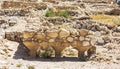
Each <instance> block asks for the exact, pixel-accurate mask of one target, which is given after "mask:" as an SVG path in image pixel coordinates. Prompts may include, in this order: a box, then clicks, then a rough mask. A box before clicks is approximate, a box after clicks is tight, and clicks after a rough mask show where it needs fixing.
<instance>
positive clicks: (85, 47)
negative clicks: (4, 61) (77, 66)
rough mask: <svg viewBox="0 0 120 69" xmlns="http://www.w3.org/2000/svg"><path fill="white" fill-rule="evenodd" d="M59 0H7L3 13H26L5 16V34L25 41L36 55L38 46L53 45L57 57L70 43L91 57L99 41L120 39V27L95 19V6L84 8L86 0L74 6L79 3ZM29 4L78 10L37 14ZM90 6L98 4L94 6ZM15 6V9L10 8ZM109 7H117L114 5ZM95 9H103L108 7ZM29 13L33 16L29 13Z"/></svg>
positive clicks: (2, 19)
mask: <svg viewBox="0 0 120 69" xmlns="http://www.w3.org/2000/svg"><path fill="white" fill-rule="evenodd" d="M61 1H63V0H61ZM61 1H60V2H61ZM65 1H66V0H65ZM70 1H72V0H70ZM55 2H56V1H54V0H45V2H41V3H36V2H22V1H20V2H12V1H4V2H3V4H2V9H3V11H1V12H0V14H1V15H7V16H16V15H15V13H16V14H17V15H18V16H20V15H22V14H23V17H19V19H17V18H15V19H14V18H10V17H8V20H5V19H4V17H1V20H0V25H1V28H3V29H4V30H5V33H4V35H3V36H4V37H5V38H6V39H8V40H12V41H18V42H22V43H23V44H24V45H25V47H27V48H28V49H29V55H30V56H32V57H36V51H37V50H38V49H40V50H47V49H49V47H51V48H50V49H49V50H51V49H52V50H53V49H54V50H55V57H60V56H61V52H62V51H63V50H64V49H65V48H66V47H69V46H71V47H72V48H74V49H76V50H78V57H83V56H88V57H90V56H91V55H92V54H94V53H96V45H105V44H107V43H109V42H112V40H114V39H119V38H118V37H119V36H120V31H119V30H120V27H119V26H113V25H109V24H104V23H101V22H98V21H94V20H92V18H90V17H89V16H88V15H89V14H91V12H92V13H93V9H92V10H89V9H87V8H88V7H86V5H85V6H84V7H86V9H83V10H81V7H83V4H81V5H82V6H81V5H80V6H77V7H76V6H73V5H75V4H71V5H72V6H56V3H55ZM21 3H22V4H21ZM47 3H48V4H47ZM51 3H53V6H51V7H49V6H48V5H51ZM58 3H59V1H58ZM76 4H77V3H76ZM88 5H89V4H88ZM103 6H106V5H103ZM29 7H32V8H34V9H35V10H38V11H43V10H44V11H45V10H47V9H48V8H53V9H54V10H55V11H56V10H57V11H58V10H65V9H67V10H68V11H69V12H71V13H70V14H73V13H74V15H73V16H72V18H64V17H45V16H42V17H38V18H36V17H34V16H31V15H30V14H29V13H31V11H29ZM90 7H92V8H94V6H90ZM11 8H13V10H9V9H11ZM108 8H111V9H113V8H114V7H112V6H110V7H108ZM27 9H28V11H27ZM18 10H19V11H18ZM23 10H24V11H23ZM71 10H72V11H71ZM6 11H7V12H6ZM20 11H21V12H20ZM107 11H108V10H107ZM24 12H25V13H24ZM95 12H96V13H99V12H102V13H103V12H106V11H104V10H99V11H95ZM95 12H94V13H95ZM11 13H12V14H11ZM26 14H27V16H30V17H32V18H29V17H26ZM76 15H77V16H76ZM116 35H117V36H116ZM52 52H53V51H52ZM49 56H51V54H49Z"/></svg>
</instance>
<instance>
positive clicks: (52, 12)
mask: <svg viewBox="0 0 120 69" xmlns="http://www.w3.org/2000/svg"><path fill="white" fill-rule="evenodd" d="M45 16H46V17H54V16H55V13H54V11H53V10H52V9H49V10H48V11H47V12H46V14H45Z"/></svg>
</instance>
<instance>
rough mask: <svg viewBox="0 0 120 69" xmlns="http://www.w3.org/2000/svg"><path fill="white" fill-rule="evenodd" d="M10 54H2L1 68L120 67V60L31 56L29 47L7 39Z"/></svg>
mask: <svg viewBox="0 0 120 69" xmlns="http://www.w3.org/2000/svg"><path fill="white" fill-rule="evenodd" d="M6 45H9V50H10V51H8V52H9V56H6V55H4V56H3V55H0V69H120V66H119V65H120V60H114V58H113V60H111V61H101V62H99V61H93V60H91V61H80V60H79V59H77V58H50V59H44V58H30V57H29V56H28V54H27V51H28V50H27V49H26V48H25V47H24V46H23V45H22V44H19V43H17V42H12V41H7V43H6Z"/></svg>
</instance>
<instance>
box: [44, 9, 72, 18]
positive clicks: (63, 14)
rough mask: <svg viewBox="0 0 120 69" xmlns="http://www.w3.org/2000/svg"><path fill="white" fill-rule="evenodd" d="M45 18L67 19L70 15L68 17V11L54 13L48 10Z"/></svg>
mask: <svg viewBox="0 0 120 69" xmlns="http://www.w3.org/2000/svg"><path fill="white" fill-rule="evenodd" d="M45 16H46V17H54V16H59V17H65V18H68V17H69V16H70V15H69V12H68V11H66V10H65V11H58V12H54V11H53V10H52V9H49V10H48V11H47V12H46V14H45Z"/></svg>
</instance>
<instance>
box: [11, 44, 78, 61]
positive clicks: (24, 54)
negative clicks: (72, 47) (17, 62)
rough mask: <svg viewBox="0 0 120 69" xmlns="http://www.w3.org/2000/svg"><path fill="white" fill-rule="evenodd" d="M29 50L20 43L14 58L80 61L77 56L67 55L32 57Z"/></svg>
mask: <svg viewBox="0 0 120 69" xmlns="http://www.w3.org/2000/svg"><path fill="white" fill-rule="evenodd" d="M28 52H29V50H28V49H27V48H26V47H25V46H24V45H23V44H22V43H20V44H19V46H18V48H17V51H16V52H15V53H14V56H13V59H23V60H28V61H45V62H48V61H49V62H58V61H73V62H74V61H76V62H77V61H78V62H79V61H80V60H79V59H78V58H77V57H66V58H40V57H36V58H32V57H30V56H29V55H28Z"/></svg>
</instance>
